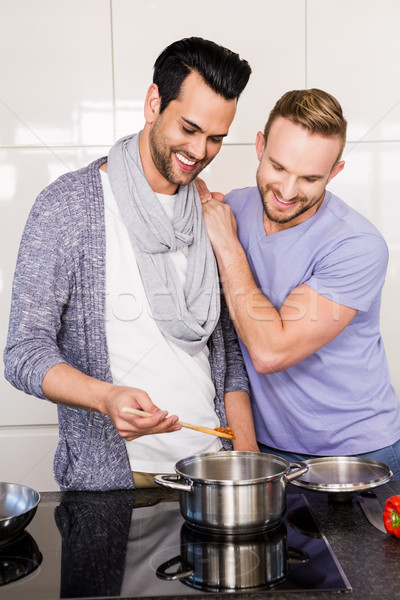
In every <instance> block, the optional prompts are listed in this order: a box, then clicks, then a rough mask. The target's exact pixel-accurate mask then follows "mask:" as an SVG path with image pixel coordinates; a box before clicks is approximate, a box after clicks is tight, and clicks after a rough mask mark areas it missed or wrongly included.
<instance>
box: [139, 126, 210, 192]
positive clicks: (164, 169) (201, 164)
mask: <svg viewBox="0 0 400 600" xmlns="http://www.w3.org/2000/svg"><path fill="white" fill-rule="evenodd" d="M149 141H150V153H151V157H152V159H153V162H154V165H155V167H156V169H157V171H158V172H159V173H160V174H161V175H162V176H163V177H164V178H165V179H166V180H167V181H169V183H173V184H174V185H187V184H189V183H191V182H192V181H193V180H194V179H196V177H197V176H198V175H199V173H201V171H202V170H203V169H204V168H205V167H206V166H207V165H208V164H209V163H210V162H211V159H207V157H205V158H204V159H202V160H200V161H198V163H197V165H196V168H195V169H194V171H190V172H189V171H188V172H186V171H183V170H182V169H180V168H179V165H178V164H177V163H176V161H175V159H174V157H173V155H174V154H176V153H177V152H178V153H179V154H182V155H183V156H185V157H186V158H187V159H189V160H196V159H195V158H194V157H193V156H191V155H190V154H188V153H187V151H186V150H183V149H182V148H180V147H179V146H176V147H171V146H168V143H167V141H166V138H165V137H164V136H162V135H161V134H160V133H159V131H158V124H157V123H155V124H154V125H153V127H152V129H151V131H150V136H149Z"/></svg>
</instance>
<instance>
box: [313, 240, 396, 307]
mask: <svg viewBox="0 0 400 600" xmlns="http://www.w3.org/2000/svg"><path fill="white" fill-rule="evenodd" d="M387 264H388V248H387V245H386V243H385V241H384V239H383V238H382V237H380V236H379V235H374V234H370V233H362V234H357V235H353V236H350V237H348V238H346V239H344V240H342V241H341V242H340V243H338V244H337V245H336V246H335V247H334V248H333V249H331V251H330V252H328V253H326V254H325V256H324V257H323V258H322V259H321V260H319V261H317V263H316V264H315V268H314V270H313V273H312V276H311V278H310V279H309V280H308V281H305V282H304V283H305V284H306V285H308V286H309V287H311V288H312V289H313V290H314V291H316V292H317V293H319V294H321V295H323V296H325V297H327V298H329V299H330V300H332V301H333V302H337V303H338V304H342V305H344V306H348V307H350V308H354V309H356V310H360V311H367V310H369V308H370V306H371V304H372V303H373V301H374V300H375V299H376V297H377V296H378V295H379V294H380V292H381V290H382V287H383V284H384V281H385V277H386V270H387Z"/></svg>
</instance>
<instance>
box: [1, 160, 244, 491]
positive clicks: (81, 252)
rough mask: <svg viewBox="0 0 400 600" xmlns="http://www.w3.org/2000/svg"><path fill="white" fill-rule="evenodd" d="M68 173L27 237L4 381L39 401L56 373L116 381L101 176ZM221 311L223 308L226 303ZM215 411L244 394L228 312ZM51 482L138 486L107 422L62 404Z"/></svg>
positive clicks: (51, 190)
mask: <svg viewBox="0 0 400 600" xmlns="http://www.w3.org/2000/svg"><path fill="white" fill-rule="evenodd" d="M105 161H106V158H101V159H99V160H97V161H95V162H93V163H91V164H90V165H89V166H87V167H85V168H83V169H80V170H78V171H75V172H71V173H67V174H65V175H63V176H61V177H60V178H59V179H57V180H56V181H55V182H54V183H52V184H51V185H50V186H48V187H47V188H46V189H45V190H43V192H42V193H41V194H40V195H39V196H38V198H37V200H36V202H35V204H34V206H33V208H32V210H31V213H30V215H29V218H28V221H27V224H26V226H25V230H24V233H23V236H22V240H21V245H20V250H19V254H18V260H17V266H16V271H15V277H14V284H13V294H12V304H11V315H10V323H9V332H8V339H7V346H6V349H5V351H4V363H5V376H6V378H7V379H8V380H9V381H10V382H11V383H12V384H13V385H14V386H15V387H17V388H18V389H20V390H23V391H24V392H26V393H27V394H33V395H35V396H37V397H39V398H45V396H44V394H43V391H42V381H43V377H44V375H45V374H46V372H47V371H48V369H50V368H51V367H52V366H54V365H56V364H58V363H68V364H70V365H72V366H73V367H75V368H77V369H79V370H80V371H82V372H83V373H86V374H87V375H90V376H92V377H95V378H97V379H100V380H102V381H109V382H112V376H111V369H110V361H109V356H108V349H107V340H106V333H105V268H106V265H105V244H106V240H105V222H104V198H103V190H102V184H101V178H100V174H99V167H100V165H101V164H103V163H104V162H105ZM222 304H224V303H223V302H222ZM209 349H210V364H211V373H212V378H213V381H214V385H215V389H216V398H215V411H216V413H217V415H218V417H219V420H220V423H221V426H222V427H225V426H226V417H225V410H224V400H223V397H224V392H231V391H238V390H245V391H248V381H247V376H246V372H245V368H244V365H243V360H242V356H241V353H240V348H239V345H238V342H237V338H236V335H235V332H234V329H233V326H232V323H231V321H230V319H229V316H228V313H227V310H226V306H225V305H224V306H223V307H222V309H221V318H220V320H219V322H218V324H217V327H216V329H215V331H214V333H213V335H212V336H211V338H210V340H209ZM58 422H59V443H58V447H57V450H56V453H55V457H54V475H55V479H56V481H57V483H58V484H59V486H60V488H61V490H63V491H66V490H112V489H129V488H133V487H134V482H133V478H132V472H131V466H130V463H129V459H128V455H127V451H126V445H125V442H124V440H123V439H122V438H121V437H120V435H119V434H118V432H117V430H116V429H115V427H114V425H113V423H112V422H111V420H110V419H109V418H108V417H107V416H106V415H104V414H102V413H99V412H94V411H87V410H83V409H78V408H70V407H67V406H64V405H58Z"/></svg>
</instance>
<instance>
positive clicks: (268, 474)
mask: <svg viewBox="0 0 400 600" xmlns="http://www.w3.org/2000/svg"><path fill="white" fill-rule="evenodd" d="M307 468H308V467H307V465H305V464H303V463H288V462H287V461H286V460H285V459H283V458H280V457H279V456H275V455H273V454H263V453H261V452H260V453H258V452H215V453H209V454H198V455H195V456H190V457H189V458H185V459H183V460H180V461H179V462H177V463H176V465H175V471H176V475H156V476H155V477H154V481H155V482H156V483H158V484H159V485H163V486H164V487H168V488H171V489H173V490H179V505H180V510H181V514H182V516H183V518H184V519H185V521H187V522H188V523H190V524H191V525H192V526H194V527H197V528H199V529H204V530H211V531H221V532H241V533H247V532H254V531H260V530H263V529H266V528H268V527H271V526H274V525H276V524H277V523H278V522H279V521H280V520H281V519H282V517H283V515H284V514H285V511H286V484H287V483H288V482H289V481H292V480H293V479H295V478H296V477H300V476H301V475H303V474H304V473H306V472H307Z"/></svg>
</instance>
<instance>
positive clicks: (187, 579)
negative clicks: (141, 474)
mask: <svg viewBox="0 0 400 600" xmlns="http://www.w3.org/2000/svg"><path fill="white" fill-rule="evenodd" d="M287 500H288V508H287V512H286V515H285V518H284V519H283V520H282V521H281V522H280V523H279V524H278V525H277V526H276V527H274V528H273V529H270V530H267V531H266V532H263V533H257V534H251V535H250V534H249V535H240V536H217V535H213V534H208V533H203V532H198V531H196V530H194V529H192V528H191V527H189V526H188V525H187V524H186V523H185V521H184V520H183V518H182V517H181V515H180V511H179V504H178V503H177V502H175V501H173V502H165V501H164V502H159V503H158V504H155V505H153V506H148V505H146V506H138V505H137V504H135V498H134V494H133V493H131V492H122V493H117V494H98V493H92V494H83V495H82V496H80V494H79V493H78V494H75V495H74V497H73V500H71V499H70V498H69V499H68V501H65V502H63V501H62V502H61V503H60V502H45V501H41V502H40V504H39V507H38V510H37V513H36V515H35V517H34V519H33V521H32V522H31V524H30V525H29V527H28V529H27V531H26V532H24V534H23V535H22V536H21V537H20V538H19V539H18V540H13V541H12V542H10V543H6V544H4V543H3V544H2V545H0V600H3V599H7V600H17V599H18V600H39V599H40V600H57V599H60V598H75V599H77V598H93V599H96V598H164V597H165V598H168V597H171V596H173V597H183V598H187V597H188V596H196V595H212V594H215V593H218V594H225V593H226V594H235V593H243V594H251V593H260V592H263V593H266V594H268V591H272V590H273V592H274V593H277V592H281V591H282V592H287V591H293V592H296V591H299V592H300V591H302V592H304V591H315V590H321V591H322V590H324V591H349V590H350V589H351V588H350V585H349V583H348V581H347V578H346V576H345V574H344V573H343V571H342V569H341V567H340V565H339V563H338V561H337V559H336V557H335V555H334V553H333V551H332V549H331V548H330V545H329V543H328V541H327V540H326V539H325V537H324V536H323V535H322V534H321V532H320V530H319V527H318V524H317V523H316V521H315V519H314V517H313V515H312V512H311V509H310V506H309V504H308V502H307V500H306V498H305V496H304V495H303V494H293V495H292V494H289V495H288V497H287Z"/></svg>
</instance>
